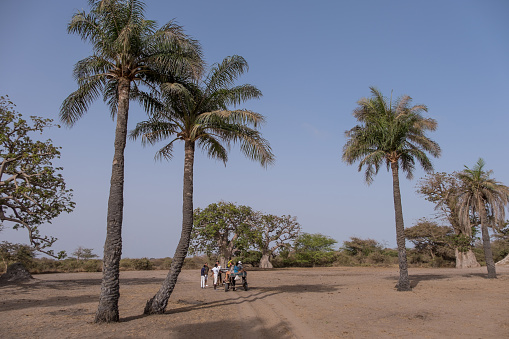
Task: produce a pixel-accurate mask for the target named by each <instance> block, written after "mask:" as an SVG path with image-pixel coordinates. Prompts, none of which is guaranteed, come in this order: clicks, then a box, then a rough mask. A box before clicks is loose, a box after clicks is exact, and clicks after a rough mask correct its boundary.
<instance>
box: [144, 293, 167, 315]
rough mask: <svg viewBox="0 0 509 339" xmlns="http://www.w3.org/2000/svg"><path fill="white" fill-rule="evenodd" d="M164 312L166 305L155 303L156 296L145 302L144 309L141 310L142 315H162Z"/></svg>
mask: <svg viewBox="0 0 509 339" xmlns="http://www.w3.org/2000/svg"><path fill="white" fill-rule="evenodd" d="M165 310H166V305H164V303H161V302H157V300H156V296H153V297H152V298H151V299H150V300H148V301H147V304H146V305H145V309H144V310H143V314H146V315H151V314H164V311H165Z"/></svg>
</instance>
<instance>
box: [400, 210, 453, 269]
mask: <svg viewBox="0 0 509 339" xmlns="http://www.w3.org/2000/svg"><path fill="white" fill-rule="evenodd" d="M453 236H454V231H453V229H452V227H449V226H438V224H437V223H436V222H434V221H430V220H427V219H421V220H419V221H418V222H417V223H416V224H415V225H414V226H413V227H410V228H407V229H405V237H406V238H407V239H408V240H409V241H410V242H412V243H413V244H414V246H415V249H416V250H417V251H420V252H426V253H429V255H430V256H431V259H432V260H435V257H436V256H437V255H442V256H448V253H447V252H449V251H450V249H451V247H452V246H451V242H452V241H453Z"/></svg>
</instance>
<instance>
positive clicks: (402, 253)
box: [391, 162, 412, 291]
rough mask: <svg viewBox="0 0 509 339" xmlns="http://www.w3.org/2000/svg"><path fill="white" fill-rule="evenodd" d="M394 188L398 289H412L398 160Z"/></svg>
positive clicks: (392, 167)
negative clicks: (409, 276)
mask: <svg viewBox="0 0 509 339" xmlns="http://www.w3.org/2000/svg"><path fill="white" fill-rule="evenodd" d="M391 169H392V189H393V195H394V213H395V218H396V242H397V244H398V261H399V281H398V285H397V288H398V291H410V290H412V289H411V287H410V279H409V278H408V265H407V259H406V245H405V225H404V223H403V207H402V206H401V193H400V189H399V167H398V163H397V162H391Z"/></svg>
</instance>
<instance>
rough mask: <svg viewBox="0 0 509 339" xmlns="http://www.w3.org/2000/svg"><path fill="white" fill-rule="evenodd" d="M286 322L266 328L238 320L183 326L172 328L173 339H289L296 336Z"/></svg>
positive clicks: (259, 323) (256, 323) (251, 322)
mask: <svg viewBox="0 0 509 339" xmlns="http://www.w3.org/2000/svg"><path fill="white" fill-rule="evenodd" d="M288 329H289V326H288V324H287V323H286V322H285V321H280V322H279V323H277V324H275V325H272V326H266V325H265V324H264V323H263V322H261V321H257V322H253V321H247V320H243V319H238V320H236V321H235V322H232V323H224V322H221V321H205V322H199V323H190V324H181V325H178V326H172V327H171V329H169V331H171V337H175V338H182V339H195V338H199V337H207V336H210V335H212V336H217V337H219V338H243V339H253V338H264V339H272V338H274V339H275V338H278V339H289V338H294V335H293V334H292V333H291V332H290V331H289V330H288Z"/></svg>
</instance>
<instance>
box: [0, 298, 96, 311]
mask: <svg viewBox="0 0 509 339" xmlns="http://www.w3.org/2000/svg"><path fill="white" fill-rule="evenodd" d="M98 299H99V298H98V296H97V295H78V296H74V297H70V296H58V297H51V298H47V299H44V300H34V299H28V298H23V299H14V300H7V301H1V302H0V313H1V312H9V311H14V310H22V309H25V308H31V307H55V306H58V307H69V306H76V305H79V304H84V303H89V302H96V301H97V300H98Z"/></svg>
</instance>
